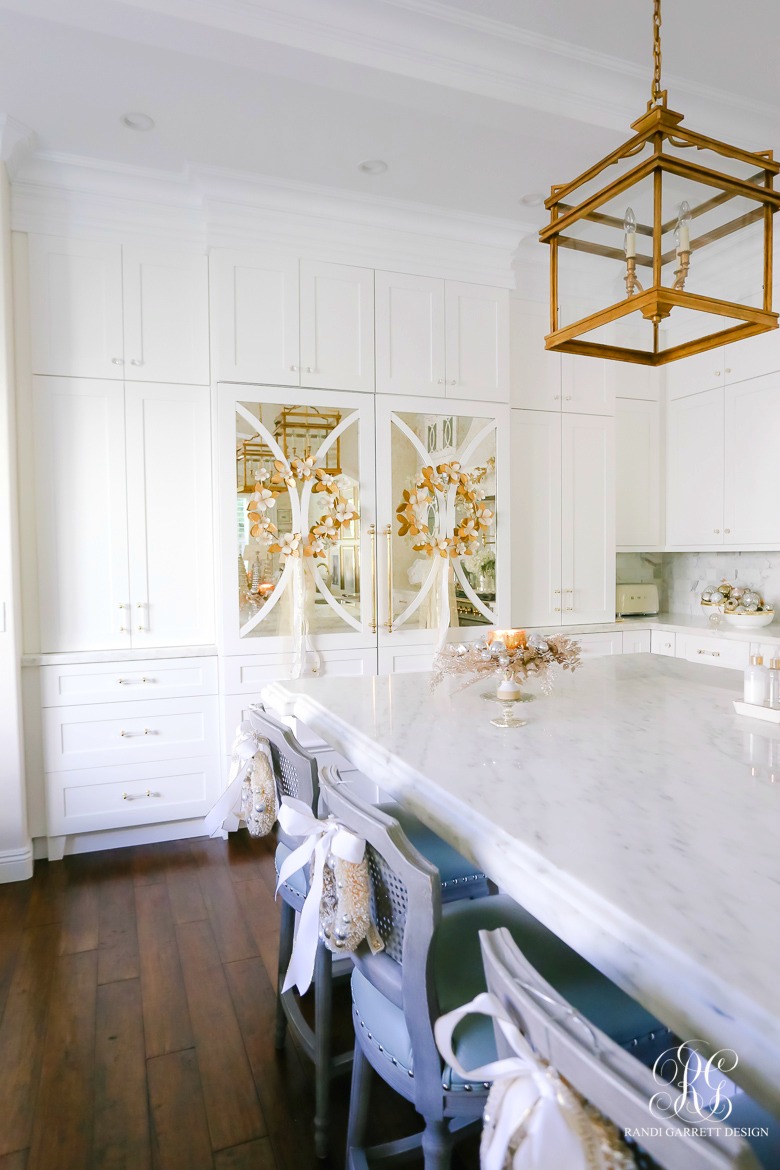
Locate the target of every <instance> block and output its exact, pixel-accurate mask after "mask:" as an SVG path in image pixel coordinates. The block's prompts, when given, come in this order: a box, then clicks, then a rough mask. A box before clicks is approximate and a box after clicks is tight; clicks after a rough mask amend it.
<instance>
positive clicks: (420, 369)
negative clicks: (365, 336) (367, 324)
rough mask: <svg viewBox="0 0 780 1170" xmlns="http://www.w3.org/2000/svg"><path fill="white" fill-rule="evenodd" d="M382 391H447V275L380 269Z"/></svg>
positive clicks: (378, 383) (441, 393)
mask: <svg viewBox="0 0 780 1170" xmlns="http://www.w3.org/2000/svg"><path fill="white" fill-rule="evenodd" d="M376 389H377V393H378V394H424V395H428V396H436V397H439V398H443V397H444V393H445V387H444V281H443V280H437V279H435V278H434V277H430V276H407V275H404V274H402V273H397V272H377V273H376Z"/></svg>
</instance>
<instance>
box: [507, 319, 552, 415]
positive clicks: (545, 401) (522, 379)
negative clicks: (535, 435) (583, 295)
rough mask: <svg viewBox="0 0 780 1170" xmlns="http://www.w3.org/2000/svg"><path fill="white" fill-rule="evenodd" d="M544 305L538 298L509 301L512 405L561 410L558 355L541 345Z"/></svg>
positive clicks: (542, 343)
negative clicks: (534, 299) (536, 299)
mask: <svg viewBox="0 0 780 1170" xmlns="http://www.w3.org/2000/svg"><path fill="white" fill-rule="evenodd" d="M548 328H549V318H548V316H547V308H546V306H545V305H540V304H539V303H538V302H537V301H521V300H518V299H517V298H516V297H512V298H511V299H510V302H509V329H510V349H511V359H512V360H511V378H512V395H511V402H512V406H519V407H522V408H523V409H525V410H560V409H561V355H560V354H559V353H551V352H550V350H547V349H545V348H544V338H545V334H546V332H547V329H548Z"/></svg>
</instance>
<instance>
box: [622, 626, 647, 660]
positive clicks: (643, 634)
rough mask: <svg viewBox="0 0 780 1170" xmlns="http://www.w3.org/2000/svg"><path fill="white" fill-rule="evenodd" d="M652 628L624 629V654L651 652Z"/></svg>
mask: <svg viewBox="0 0 780 1170" xmlns="http://www.w3.org/2000/svg"><path fill="white" fill-rule="evenodd" d="M650 634H651V631H650V630H623V653H624V654H649V653H650V645H651V640H650Z"/></svg>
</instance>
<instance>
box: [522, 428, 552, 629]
mask: <svg viewBox="0 0 780 1170" xmlns="http://www.w3.org/2000/svg"><path fill="white" fill-rule="evenodd" d="M511 413H512V445H511V446H512V450H513V451H521V452H522V453H523V457H522V458H521V459H520V458H516V459H513V460H512V465H511V485H512V486H511V500H512V517H511V520H512V537H511V549H512V611H511V617H510V622H511V625H512V626H514V627H518V626H547V625H554V626H559V625H560V624H561V613H562V609H563V602H562V600H561V598H562V593H561V415H560V413H558V412H553V411H544V410H513V411H512V412H511Z"/></svg>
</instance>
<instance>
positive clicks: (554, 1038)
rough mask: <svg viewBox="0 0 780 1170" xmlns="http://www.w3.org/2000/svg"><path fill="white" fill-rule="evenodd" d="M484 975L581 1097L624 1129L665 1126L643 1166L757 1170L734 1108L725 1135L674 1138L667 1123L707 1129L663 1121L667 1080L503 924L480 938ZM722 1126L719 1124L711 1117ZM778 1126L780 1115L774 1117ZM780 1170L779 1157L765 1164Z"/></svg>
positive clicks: (645, 1144)
mask: <svg viewBox="0 0 780 1170" xmlns="http://www.w3.org/2000/svg"><path fill="white" fill-rule="evenodd" d="M480 940H481V944H482V956H483V960H484V965H485V978H486V982H487V987H488V990H489V991H490V992H491V994H492V995H493V996H494V997H495V998H496V999H498V1001H499V1002H500V1004H501V1006H502V1007H503V1008H504V1010H505V1011H506V1012H507V1014H508V1015H509V1016H510V1017H511V1018H512V1020H513V1022H514V1023H516V1025H517V1026H518V1028H519V1030H520V1031H521V1032H522V1033H523V1035H524V1037H525V1038H526V1040H528V1041H529V1043H530V1045H531V1047H532V1048H533V1049H534V1050H535V1052H536V1053H537V1054H538V1055H539V1056H540V1057H541V1058H542V1060H543V1061H544V1062H545V1063H546V1064H549V1065H550V1066H552V1068H554V1069H555V1070H556V1071H557V1072H558V1073H559V1074H560V1075H561V1076H562V1077H563V1078H564V1079H565V1080H566V1081H567V1082H568V1084H569V1085H570V1086H571V1087H572V1088H574V1089H575V1090H576V1091H577V1092H578V1093H579V1094H580V1096H581V1097H583V1098H584V1099H585V1100H586V1101H588V1102H589V1103H590V1104H591V1105H592V1106H594V1107H595V1108H596V1109H597V1110H598V1111H599V1112H600V1113H601V1114H602V1115H603V1116H604V1117H605V1118H607V1119H609V1121H611V1122H612V1123H613V1124H614V1125H615V1126H616V1127H617V1129H618V1131H619V1132H621V1133H622V1132H623V1131H624V1130H626V1129H629V1130H632V1131H637V1130H639V1131H642V1132H643V1134H645V1133H646V1132H647V1131H648V1130H649V1131H650V1133H651V1135H652V1134H653V1131H656V1130H660V1136H643V1137H642V1138H641V1139H640V1141H639V1143H638V1144H639V1145H640V1146H641V1147H642V1149H641V1150H640V1151H636V1153H635V1156H636V1158H637V1163H638V1165H640V1166H641V1165H648V1162H649V1160H648V1159H647V1157H646V1155H649V1156H650V1158H651V1159H652V1163H650V1164H651V1165H653V1166H657V1167H660V1168H662V1170H757V1168H758V1167H759V1162H758V1161H757V1160H756V1158H755V1156H754V1154H753V1152H752V1151H751V1149H750V1148H749V1146H748V1144H747V1143H746V1142H745V1141H744V1140H742V1139H741V1138H737V1137H728V1136H726V1133H725V1127H734V1126H739V1125H740V1124H741V1123H740V1121H738V1120H736V1117H737V1116H738V1112H737V1107H736V1106H735V1107H734V1111H733V1113H732V1114H731V1115H730V1116H729V1118H728V1121H726V1122H723V1123H722V1125H723V1126H724V1132H723V1134H721V1135H720V1136H714V1135H713V1136H709V1135H708V1136H706V1137H702V1136H694V1135H693V1134H692V1133H690V1132H689V1133H688V1135H684V1136H674V1137H669V1136H667V1135H666V1134H665V1130H666V1128H668V1127H673V1128H675V1129H676V1128H681V1129H685V1128H686V1127H687V1128H688V1130H689V1131H690V1130H692V1129H696V1128H699V1127H705V1128H706V1126H707V1123H706V1122H705V1121H704V1119H701V1118H699V1120H698V1125H697V1119H696V1118H695V1117H691V1118H690V1119H687V1120H685V1121H680V1120H678V1118H677V1117H675V1116H674V1115H672V1116H671V1118H670V1120H668V1121H666V1122H664V1121H663V1120H659V1118H658V1117H657V1116H654V1115H653V1114H652V1113H651V1112H650V1109H649V1102H650V1100H651V1098H653V1097H654V1096H655V1095H656V1094H658V1093H659V1091H661V1090H662V1087H663V1086H662V1085H661V1084H659V1082H658V1081H657V1080H656V1079H655V1077H654V1076H653V1073H652V1072H651V1070H650V1068H648V1067H646V1065H644V1064H642V1063H640V1061H639V1060H637V1059H636V1057H635V1056H632V1055H631V1053H630V1052H627V1051H625V1050H624V1049H623V1048H621V1047H619V1046H618V1045H617V1044H615V1042H614V1041H613V1040H612V1039H611V1038H610V1037H609V1036H608V1035H606V1034H605V1033H604V1032H603V1031H600V1030H599V1029H598V1028H596V1027H594V1025H593V1021H588V1022H585V1021H583V1018H582V1016H580V1015H579V1014H578V1013H577V1012H576V1011H574V1010H573V1009H572V1006H571V1004H570V1003H568V1002H567V1000H566V999H565V998H564V997H563V996H561V995H560V994H559V993H558V991H556V989H555V988H554V987H553V986H552V985H551V984H550V983H549V982H547V980H546V979H544V978H543V977H542V975H541V974H540V973H539V971H538V970H537V969H536V968H535V967H534V966H533V965H532V964H531V963H530V962H529V961H528V958H527V957H526V956H525V955H524V954H523V953H522V951H521V950H520V949H519V948H518V946H517V943H516V942H515V941H514V939H513V938H512V936H511V934H510V933H509V931H508V930H505V929H501V930H496V931H493V932H491V933H487V932H485V933H483V934H482V935H481V936H480ZM496 1041H497V1048H498V1050H499V1052H498V1055H499V1056H507V1055H510V1054H511V1053H510V1052H509V1050H508V1047H507V1046H506V1042H505V1041H504V1039H503V1037H502V1035H501V1033H500V1031H498V1030H496ZM712 1124H713V1127H714V1128H716V1127H717V1122H713V1123H712ZM775 1125H776V1127H777V1129H778V1130H780V1120H778V1121H776V1122H775ZM766 1166H767V1167H768V1168H769V1167H771V1168H772V1170H777V1167H778V1166H780V1162H778V1161H776V1160H774V1161H772V1162H767V1163H766Z"/></svg>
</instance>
